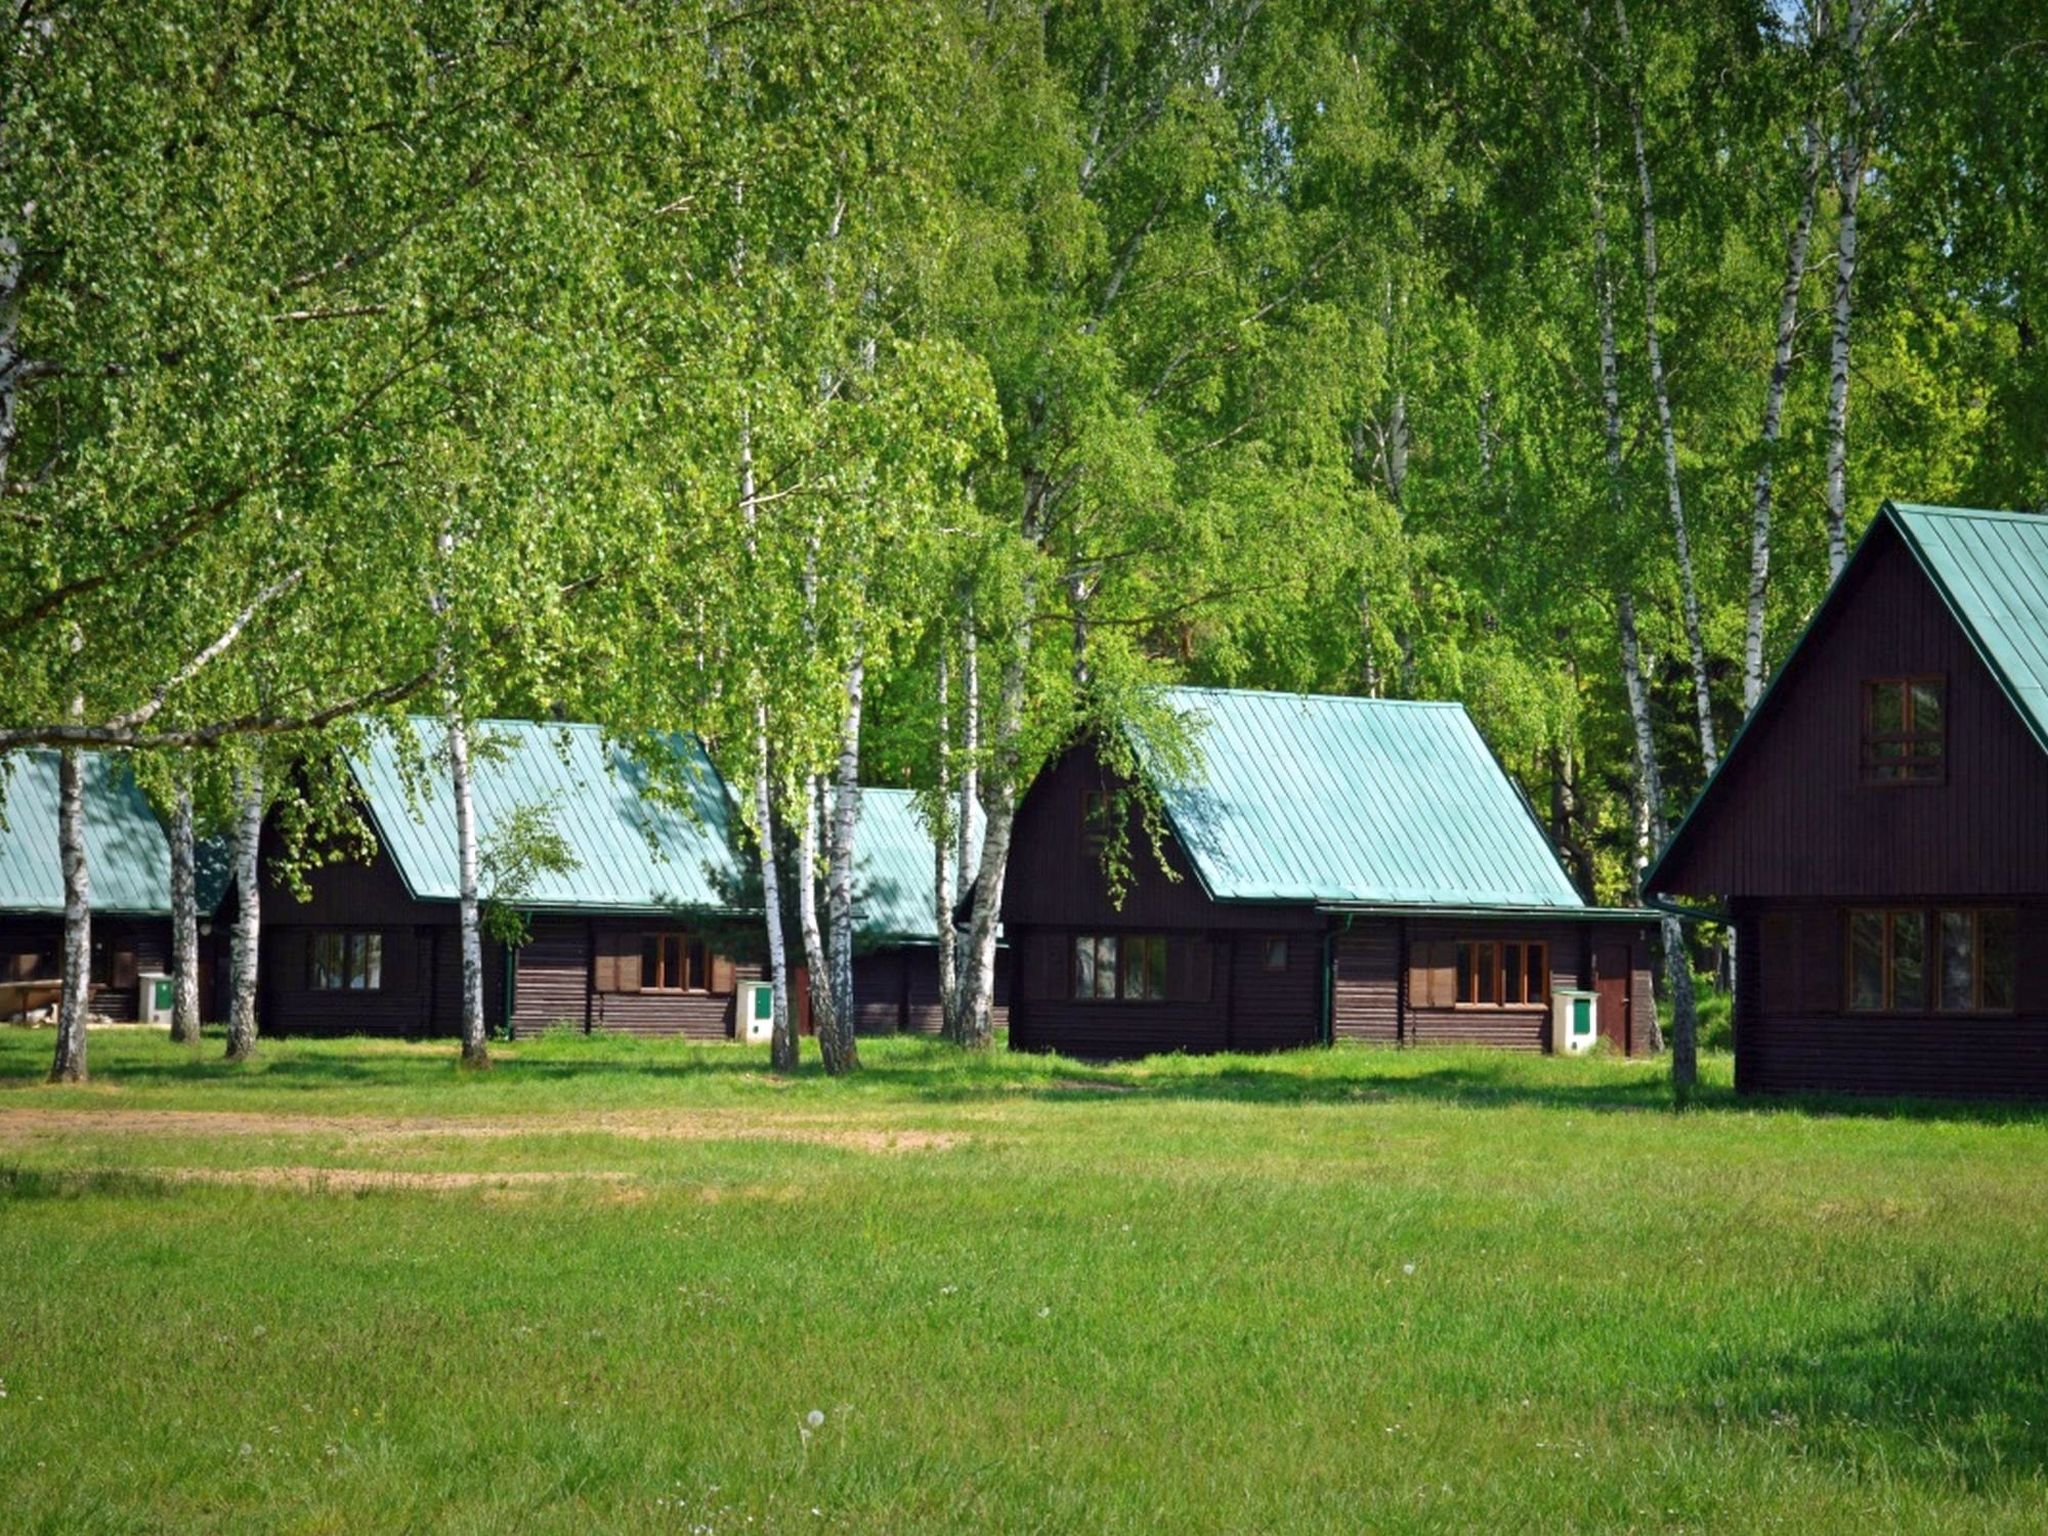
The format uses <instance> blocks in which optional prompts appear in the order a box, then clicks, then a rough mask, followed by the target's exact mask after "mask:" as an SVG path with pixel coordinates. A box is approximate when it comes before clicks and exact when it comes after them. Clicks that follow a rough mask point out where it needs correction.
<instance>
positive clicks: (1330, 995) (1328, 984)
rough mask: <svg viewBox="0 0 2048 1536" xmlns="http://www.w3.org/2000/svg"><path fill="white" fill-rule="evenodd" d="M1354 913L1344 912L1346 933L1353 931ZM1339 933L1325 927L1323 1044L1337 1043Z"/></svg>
mask: <svg viewBox="0 0 2048 1536" xmlns="http://www.w3.org/2000/svg"><path fill="white" fill-rule="evenodd" d="M1351 919H1352V914H1351V913H1349V912H1346V913H1345V914H1344V928H1343V931H1344V932H1345V933H1349V932H1350V931H1351ZM1337 933H1338V930H1337V929H1335V928H1332V927H1329V926H1328V925H1327V924H1326V925H1325V926H1324V928H1323V1044H1324V1045H1335V1044H1336V1043H1337V971H1336V967H1337Z"/></svg>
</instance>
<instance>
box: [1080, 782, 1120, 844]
mask: <svg viewBox="0 0 2048 1536" xmlns="http://www.w3.org/2000/svg"><path fill="white" fill-rule="evenodd" d="M1111 804H1112V802H1111V800H1110V796H1109V791H1108V790H1106V789H1084V790H1082V791H1081V841H1082V843H1083V844H1085V845H1086V846H1087V849H1088V851H1089V852H1090V853H1100V852H1102V849H1103V846H1104V845H1105V844H1106V843H1108V841H1109V833H1110V828H1111V827H1112V825H1113V820H1112V815H1111Z"/></svg>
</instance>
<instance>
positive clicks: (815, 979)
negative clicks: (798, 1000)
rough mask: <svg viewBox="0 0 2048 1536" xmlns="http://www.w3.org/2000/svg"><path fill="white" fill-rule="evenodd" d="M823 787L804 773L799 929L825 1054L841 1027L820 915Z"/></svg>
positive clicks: (815, 1028)
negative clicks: (835, 1014) (835, 1010)
mask: <svg viewBox="0 0 2048 1536" xmlns="http://www.w3.org/2000/svg"><path fill="white" fill-rule="evenodd" d="M820 793H822V786H821V785H820V784H819V782H818V776H817V775H816V774H813V773H807V774H805V775H804V819H803V821H802V823H801V824H800V825H799V826H798V828H797V836H796V865H797V888H796V928H797V937H798V938H799V939H800V940H801V941H802V943H803V947H804V975H805V979H806V981H807V983H808V988H809V992H810V998H811V1033H812V1034H813V1035H815V1036H817V1040H818V1050H819V1053H820V1054H821V1055H822V1054H823V1053H824V1050H825V1040H826V1037H827V1036H829V1035H830V1034H831V1033H832V1031H833V1030H834V1029H835V1028H836V1027H837V1021H835V1020H834V1019H833V1017H832V966H831V962H830V960H829V959H828V958H827V957H826V954H825V928H824V924H823V923H821V922H820V921H819V918H818V875H819V869H818V866H819V862H820V859H819V838H818V823H819V822H820V820H822V819H823V818H822V817H821V815H820V814H819V810H818V796H819V795H820Z"/></svg>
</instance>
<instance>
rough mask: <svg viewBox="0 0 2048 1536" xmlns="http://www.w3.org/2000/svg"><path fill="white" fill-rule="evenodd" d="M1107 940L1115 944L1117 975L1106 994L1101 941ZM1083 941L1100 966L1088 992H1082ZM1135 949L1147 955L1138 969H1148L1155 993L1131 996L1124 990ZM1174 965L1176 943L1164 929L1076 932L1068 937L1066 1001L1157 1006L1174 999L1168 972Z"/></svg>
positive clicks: (1093, 974)
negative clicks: (1149, 931) (1155, 963)
mask: <svg viewBox="0 0 2048 1536" xmlns="http://www.w3.org/2000/svg"><path fill="white" fill-rule="evenodd" d="M1105 940H1106V941H1108V942H1109V943H1112V944H1114V945H1115V946H1116V959H1115V961H1114V964H1115V966H1116V979H1115V981H1113V982H1112V983H1111V984H1110V991H1109V992H1108V994H1107V995H1105V994H1104V993H1103V991H1102V982H1101V975H1102V972H1101V969H1100V967H1101V965H1102V945H1103V943H1104V941H1105ZM1083 944H1086V945H1088V946H1089V947H1090V949H1091V950H1092V951H1093V953H1094V956H1095V958H1094V965H1095V966H1096V967H1097V969H1096V970H1095V971H1094V972H1093V973H1092V976H1091V983H1090V989H1089V991H1088V993H1087V995H1086V996H1083V995H1082V993H1081V946H1082V945H1083ZM1134 949H1136V950H1138V952H1139V953H1142V954H1143V955H1145V956H1146V957H1147V959H1146V962H1145V963H1144V964H1142V965H1140V966H1139V969H1140V970H1141V971H1143V972H1145V973H1147V978H1148V980H1150V981H1151V982H1152V983H1154V984H1155V985H1156V987H1157V991H1156V993H1153V994H1151V995H1148V996H1141V997H1132V996H1130V995H1128V994H1127V993H1126V992H1125V990H1124V988H1125V986H1126V985H1127V978H1128V977H1129V976H1130V974H1131V966H1130V964H1129V957H1130V955H1131V953H1132V951H1133V950H1134ZM1153 957H1156V961H1157V969H1156V970H1155V969H1154V967H1153V964H1152V960H1153ZM1172 967H1173V946H1172V945H1171V944H1170V943H1169V942H1168V941H1167V936H1166V935H1165V934H1164V933H1075V934H1072V935H1071V936H1070V937H1069V938H1068V941H1067V1001H1069V1002H1073V1003H1090V1004H1102V1005H1105V1006H1111V1007H1117V1008H1128V1007H1134V1006H1135V1007H1140V1008H1156V1007H1158V1006H1159V1005H1160V1004H1162V1003H1166V1002H1170V1001H1171V1000H1172V992H1173V987H1172V978H1171V976H1170V974H1169V973H1170V971H1171V970H1172Z"/></svg>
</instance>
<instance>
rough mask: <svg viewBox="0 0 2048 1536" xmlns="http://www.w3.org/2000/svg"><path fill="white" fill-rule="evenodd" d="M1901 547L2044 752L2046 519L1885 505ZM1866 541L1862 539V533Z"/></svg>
mask: <svg viewBox="0 0 2048 1536" xmlns="http://www.w3.org/2000/svg"><path fill="white" fill-rule="evenodd" d="M1878 516H1880V517H1889V518H1890V519H1891V520H1892V522H1893V523H1895V524H1896V525H1897V526H1898V530H1899V532H1900V533H1902V534H1904V535H1905V537H1906V547H1907V548H1908V549H1910V550H1911V551H1912V552H1913V558H1914V559H1915V560H1917V561H1918V562H1919V564H1920V568H1921V569H1922V570H1923V571H1925V572H1926V573H1927V575H1928V578H1929V579H1930V580H1931V581H1932V582H1933V583H1934V585H1935V587H1936V589H1937V590H1939V591H1940V593H1941V597H1942V601H1943V602H1945V603H1947V604H1948V609H1949V612H1951V613H1953V614H1954V615H1955V616H1956V621H1957V622H1958V623H1960V624H1961V625H1962V626H1963V629H1964V630H1965V632H1966V633H1968V635H1969V637H1970V643H1971V645H1973V646H1975V647H1976V650H1977V654H1978V655H1980V656H1982V657H1983V658H1984V664H1985V665H1986V666H1988V667H1989V668H1990V669H1991V675H1992V676H1993V677H1995V678H1997V679H1998V685H1999V687H2001V688H2002V689H2004V690H2005V696H2006V697H2007V698H2009V699H2011V700H2012V703H2013V707H2014V708H2015V709H2017V710H2018V711H2019V712H2020V716H2021V718H2022V719H2024V720H2025V721H2026V723H2027V728H2028V729H2029V730H2031V731H2032V732H2033V733H2034V739H2035V740H2036V741H2038V742H2039V743H2041V745H2042V746H2043V747H2044V748H2048V517H2042V516H2040V515H2038V514H2036V513H2031V512H1984V511H1978V510H1975V509H1973V508H1969V507H1923V506H1915V505H1913V504H1911V503H1905V502H1886V503H1885V505H1884V508H1883V510H1881V511H1880V512H1879V513H1878ZM1866 537H1867V535H1866Z"/></svg>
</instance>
